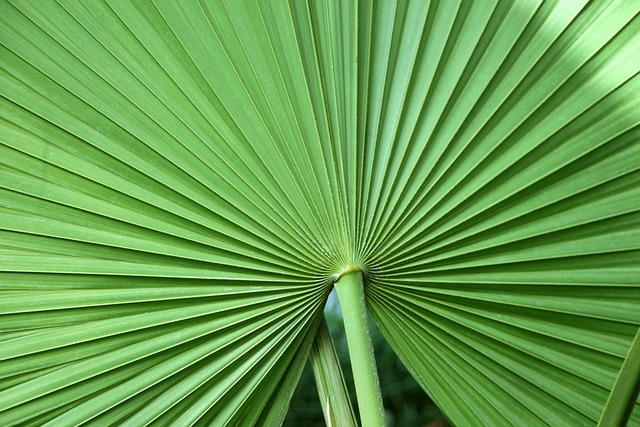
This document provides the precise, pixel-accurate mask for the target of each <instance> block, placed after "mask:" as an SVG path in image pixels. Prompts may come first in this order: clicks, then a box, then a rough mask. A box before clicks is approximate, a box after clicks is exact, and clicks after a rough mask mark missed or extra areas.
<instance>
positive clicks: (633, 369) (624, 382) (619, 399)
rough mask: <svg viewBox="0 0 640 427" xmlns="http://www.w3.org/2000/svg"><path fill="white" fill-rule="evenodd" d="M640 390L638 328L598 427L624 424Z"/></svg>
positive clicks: (639, 339)
mask: <svg viewBox="0 0 640 427" xmlns="http://www.w3.org/2000/svg"><path fill="white" fill-rule="evenodd" d="M639 392H640V328H638V331H637V332H636V337H635V338H634V339H633V342H632V343H631V347H630V348H629V354H628V355H627V358H626V359H625V360H624V363H623V364H622V368H620V372H619V373H618V378H617V379H616V382H615V384H614V385H613V389H612V390H611V394H609V399H608V400H607V404H606V405H605V407H604V410H603V411H602V415H601V416H600V422H599V423H598V427H618V426H624V425H626V424H627V422H628V421H629V417H630V416H631V412H632V411H633V407H634V405H635V402H636V400H637V399H638V393H639Z"/></svg>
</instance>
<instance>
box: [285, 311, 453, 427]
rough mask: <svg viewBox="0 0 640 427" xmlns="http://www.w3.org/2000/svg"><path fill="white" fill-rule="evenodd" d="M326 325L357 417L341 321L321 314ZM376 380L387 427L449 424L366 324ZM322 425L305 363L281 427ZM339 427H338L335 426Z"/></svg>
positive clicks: (330, 313)
mask: <svg viewBox="0 0 640 427" xmlns="http://www.w3.org/2000/svg"><path fill="white" fill-rule="evenodd" d="M325 314H326V318H327V324H328V325H329V330H330V332H331V336H332V338H333V341H334V345H335V346H336V352H337V354H338V358H339V360H340V365H341V366H342V370H343V374H344V376H345V381H346V383H347V388H348V389H349V395H350V397H351V402H352V404H353V405H354V409H355V412H356V416H358V414H357V412H358V411H357V409H356V408H355V404H356V394H355V388H354V386H353V376H352V373H351V364H350V361H349V352H348V349H347V340H346V336H345V332H344V327H343V325H342V317H341V315H340V312H339V308H337V309H329V310H327V311H326V312H325ZM369 325H370V328H371V339H372V341H373V346H374V351H375V355H376V363H377V365H378V374H379V378H380V388H381V390H382V398H383V402H384V406H385V412H386V417H387V425H388V427H446V426H448V425H449V424H448V423H447V422H446V421H445V419H444V418H443V416H442V414H441V413H440V411H439V410H438V408H437V407H436V406H435V404H434V403H433V402H432V401H431V399H429V397H428V396H427V395H426V393H425V392H424V390H422V388H421V387H420V386H419V385H418V383H417V382H416V381H415V380H414V379H413V377H412V376H411V375H410V374H409V372H408V371H407V369H406V368H405V367H404V365H403V364H402V362H400V360H399V359H398V357H397V356H396V354H395V353H394V352H393V350H392V349H391V347H390V346H389V344H388V343H387V342H386V340H385V339H384V337H383V336H382V333H381V332H380V331H379V329H378V328H377V327H376V326H375V323H373V322H369ZM324 425H325V421H324V417H323V415H322V408H321V406H320V400H319V398H318V392H317V391H316V385H315V380H314V378H313V370H312V369H311V366H310V365H309V364H308V363H307V366H306V367H305V369H304V372H303V373H302V377H301V378H300V382H299V383H298V386H297V388H296V391H295V393H294V395H293V398H292V399H291V406H290V408H289V412H288V413H287V417H286V419H285V421H284V424H283V426H285V427H300V426H304V427H316V426H318V427H320V426H324ZM336 427H339V426H336Z"/></svg>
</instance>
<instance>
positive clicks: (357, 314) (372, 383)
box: [335, 266, 385, 427]
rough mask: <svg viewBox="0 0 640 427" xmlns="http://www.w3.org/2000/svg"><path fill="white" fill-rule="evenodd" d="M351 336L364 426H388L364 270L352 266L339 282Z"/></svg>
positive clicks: (337, 286) (344, 316)
mask: <svg viewBox="0 0 640 427" xmlns="http://www.w3.org/2000/svg"><path fill="white" fill-rule="evenodd" d="M335 288H336V291H337V293H338V300H339V301H340V307H341V308H342V317H343V319H344V327H345V332H346V335H347V345H348V347H349V357H350V358H351V367H352V369H353V380H354V383H355V386H356V396H357V398H358V409H359V412H360V420H361V422H362V425H363V426H367V427H369V426H371V427H377V426H384V425H385V421H384V406H383V405H382V395H381V394H380V384H379V381H378V371H377V369H376V361H375V357H374V354H373V345H372V344H371V336H370V335H369V326H368V324H367V308H366V305H365V301H364V283H363V277H362V271H360V270H359V269H358V268H356V267H352V266H350V267H348V268H347V269H345V270H344V271H343V273H342V274H341V275H340V278H339V279H338V281H337V282H336V283H335Z"/></svg>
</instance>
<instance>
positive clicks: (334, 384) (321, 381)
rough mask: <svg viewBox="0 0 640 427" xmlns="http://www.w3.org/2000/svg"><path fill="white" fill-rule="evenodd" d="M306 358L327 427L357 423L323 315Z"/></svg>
mask: <svg viewBox="0 0 640 427" xmlns="http://www.w3.org/2000/svg"><path fill="white" fill-rule="evenodd" d="M309 358H310V361H311V367H312V368H313V374H314V376H315V379H316V387H317V389H318V394H319V396H320V403H321V404H322V410H323V412H324V418H325V421H326V422H327V426H331V427H355V426H357V425H358V423H357V422H356V416H355V414H354V412H353V408H352V406H351V400H350V399H349V393H348V392H347V386H346V384H345V382H344V377H343V376H342V369H341V368H340V362H339V361H338V356H337V355H336V350H335V347H334V346H333V340H332V339H331V334H330V333H329V328H328V327H327V322H326V320H325V319H324V318H323V319H322V321H321V322H320V326H319V327H318V332H317V333H316V338H315V340H314V341H313V346H312V347H311V353H310V354H309Z"/></svg>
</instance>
